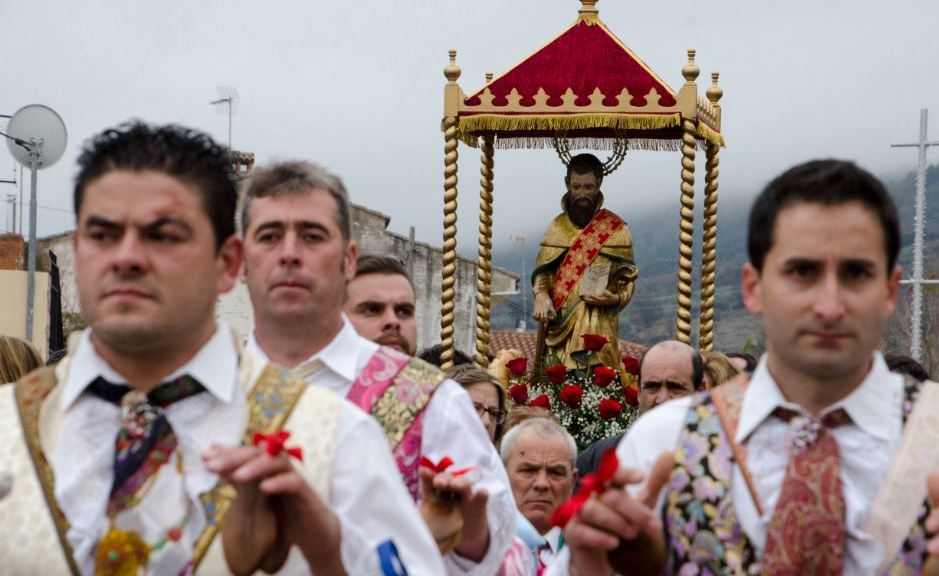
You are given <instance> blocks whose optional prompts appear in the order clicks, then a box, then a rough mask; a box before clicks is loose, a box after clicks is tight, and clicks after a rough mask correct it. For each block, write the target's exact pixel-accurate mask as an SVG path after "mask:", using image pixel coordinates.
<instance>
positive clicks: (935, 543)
mask: <svg viewBox="0 0 939 576" xmlns="http://www.w3.org/2000/svg"><path fill="white" fill-rule="evenodd" d="M927 486H928V491H929V501H930V502H932V505H933V510H932V513H930V514H929V517H928V518H926V531H927V532H928V533H929V536H930V538H929V540H928V541H927V542H926V552H928V553H929V556H928V557H927V558H926V563H925V564H924V565H923V571H922V574H923V576H939V472H933V473H932V474H930V475H929V480H928V481H927Z"/></svg>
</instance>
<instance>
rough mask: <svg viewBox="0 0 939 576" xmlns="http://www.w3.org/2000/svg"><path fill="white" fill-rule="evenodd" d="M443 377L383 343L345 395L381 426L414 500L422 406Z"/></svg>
mask: <svg viewBox="0 0 939 576" xmlns="http://www.w3.org/2000/svg"><path fill="white" fill-rule="evenodd" d="M443 380H444V376H443V373H442V372H441V371H440V370H439V369H437V368H436V367H435V366H432V365H430V364H428V363H426V362H424V361H422V360H419V359H415V358H412V357H410V356H407V355H405V354H403V353H401V352H398V351H397V350H394V349H391V348H387V347H385V346H382V347H380V348H379V349H378V351H377V352H375V354H373V355H372V357H371V358H370V359H369V361H368V363H367V364H366V365H365V368H364V369H363V370H362V374H361V375H360V376H359V378H358V379H357V380H356V381H355V383H353V384H352V388H351V389H350V390H349V393H348V394H346V399H347V400H349V401H350V402H352V403H353V404H355V405H356V406H358V407H359V408H361V409H362V410H364V411H365V412H368V413H369V414H371V415H372V416H373V417H374V418H375V419H376V420H377V421H378V423H379V424H380V425H381V427H382V430H383V431H384V433H385V438H386V439H387V440H388V444H389V445H390V446H391V448H392V451H393V452H394V457H395V462H397V464H398V470H400V471H401V477H402V479H403V480H404V483H405V485H406V486H407V488H408V492H410V493H411V497H412V498H413V499H414V501H415V502H416V501H417V499H418V495H419V485H420V483H419V480H418V465H419V463H420V459H421V437H422V431H423V422H424V409H425V408H426V407H427V404H428V403H429V402H430V399H431V397H432V396H433V394H434V391H435V390H436V389H437V386H438V385H439V384H440V383H441V382H442V381H443Z"/></svg>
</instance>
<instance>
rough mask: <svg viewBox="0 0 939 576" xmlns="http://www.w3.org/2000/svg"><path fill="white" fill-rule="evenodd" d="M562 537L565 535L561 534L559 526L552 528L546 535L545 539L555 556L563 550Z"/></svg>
mask: <svg viewBox="0 0 939 576" xmlns="http://www.w3.org/2000/svg"><path fill="white" fill-rule="evenodd" d="M562 535H563V532H561V529H560V528H558V527H557V526H554V527H552V528H551V529H550V530H548V531H547V532H545V534H544V539H545V542H547V543H548V548H550V549H551V551H552V552H554V553H555V554H557V553H558V551H559V550H560V548H561V542H562V540H561V536H562Z"/></svg>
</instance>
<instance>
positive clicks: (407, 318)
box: [342, 255, 417, 356]
mask: <svg viewBox="0 0 939 576" xmlns="http://www.w3.org/2000/svg"><path fill="white" fill-rule="evenodd" d="M342 309H343V312H345V313H346V316H348V317H349V321H350V322H352V325H353V326H354V327H355V331H356V332H358V333H359V335H360V336H362V337H364V338H368V339H369V340H371V341H372V342H376V343H378V344H381V345H382V346H388V347H390V348H394V349H396V350H398V351H399V352H404V353H405V354H407V355H409V356H413V355H414V352H415V351H416V350H417V320H416V317H415V305H414V285H413V284H412V283H411V278H410V276H408V271H407V270H405V268H404V265H403V264H401V262H400V261H398V260H396V259H395V258H392V257H391V256H372V255H362V256H359V259H358V261H356V264H355V278H353V279H352V281H350V282H349V285H348V286H346V301H345V304H343V307H342Z"/></svg>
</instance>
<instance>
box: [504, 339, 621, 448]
mask: <svg viewBox="0 0 939 576" xmlns="http://www.w3.org/2000/svg"><path fill="white" fill-rule="evenodd" d="M583 338H584V349H583V350H579V351H577V352H574V353H573V354H571V358H573V359H574V361H575V362H576V363H577V368H574V369H568V368H567V367H565V366H564V364H562V363H561V362H560V361H559V360H558V358H557V357H556V356H554V355H552V356H551V357H549V358H546V359H545V362H544V366H543V369H542V371H541V378H540V379H539V381H537V382H534V381H532V375H531V374H530V373H529V372H528V360H527V358H524V357H522V358H516V359H514V360H511V361H509V362H508V363H507V366H508V368H509V373H510V378H509V389H508V396H509V398H510V399H511V401H510V403H511V404H512V405H514V406H535V407H540V408H545V409H547V410H550V411H551V412H552V413H553V414H554V416H555V417H556V418H557V419H558V421H559V422H560V423H561V425H562V426H564V427H565V428H566V429H567V430H568V432H570V433H571V435H572V436H574V439H575V440H577V446H578V448H580V449H583V448H586V447H587V446H589V445H590V444H592V443H593V442H596V441H597V440H602V439H603V438H607V437H609V436H613V435H615V434H618V433H620V432H625V431H626V430H627V429H628V428H629V426H630V425H631V424H632V423H633V422H634V421H635V419H636V416H637V414H638V410H637V408H636V407H637V406H638V404H639V403H638V389H637V386H636V380H637V375H638V373H639V362H638V361H637V360H636V359H635V358H633V357H632V356H623V363H622V365H621V366H618V367H611V366H604V365H603V364H600V363H599V362H594V361H593V360H594V359H595V358H596V356H597V354H596V353H597V352H599V351H600V350H601V349H602V348H603V346H605V345H607V344H608V343H609V341H608V340H607V339H606V338H605V337H603V336H600V335H596V334H585V335H584V337H583Z"/></svg>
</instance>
